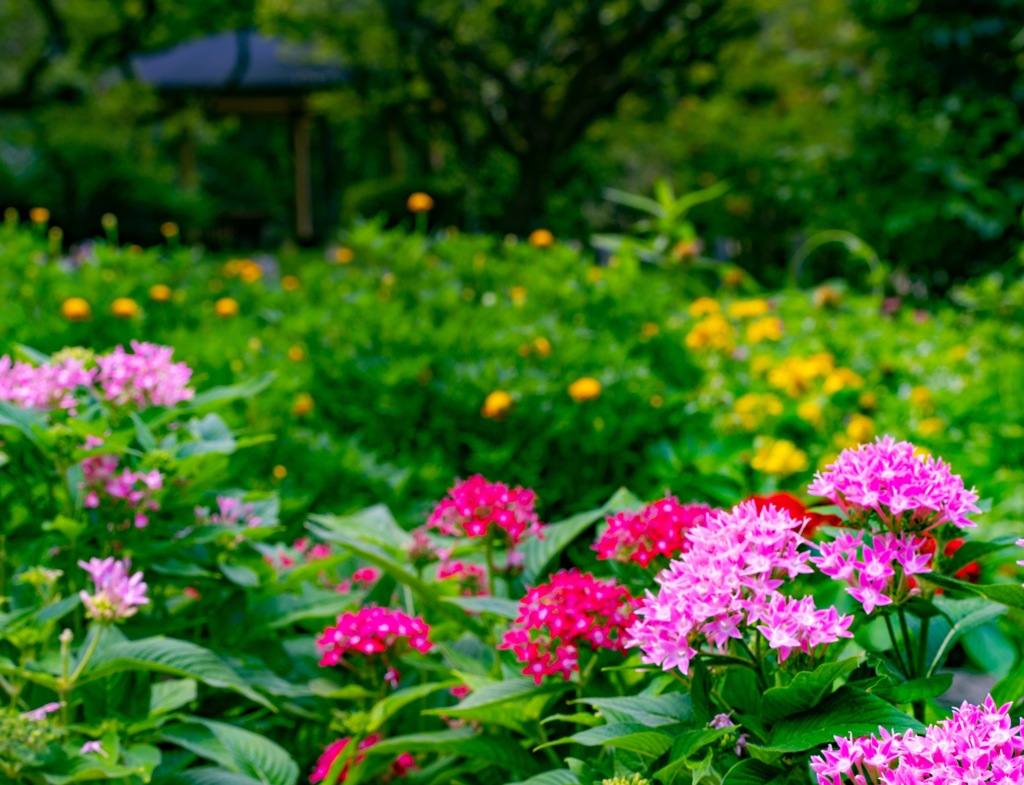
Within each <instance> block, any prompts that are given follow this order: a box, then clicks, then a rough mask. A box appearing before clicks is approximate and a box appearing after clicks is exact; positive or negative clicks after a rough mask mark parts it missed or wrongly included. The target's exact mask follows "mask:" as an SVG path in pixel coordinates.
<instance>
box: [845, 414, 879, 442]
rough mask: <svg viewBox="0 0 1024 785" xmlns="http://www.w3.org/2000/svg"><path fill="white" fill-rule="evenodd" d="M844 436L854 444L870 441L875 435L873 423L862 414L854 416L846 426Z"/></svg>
mask: <svg viewBox="0 0 1024 785" xmlns="http://www.w3.org/2000/svg"><path fill="white" fill-rule="evenodd" d="M846 435H847V436H849V437H850V439H851V440H852V441H853V442H855V443H856V444H864V442H869V441H871V437H873V436H874V435H875V423H874V420H872V419H871V418H870V417H867V416H865V415H863V414H854V415H853V416H852V417H850V421H849V422H848V423H847V424H846Z"/></svg>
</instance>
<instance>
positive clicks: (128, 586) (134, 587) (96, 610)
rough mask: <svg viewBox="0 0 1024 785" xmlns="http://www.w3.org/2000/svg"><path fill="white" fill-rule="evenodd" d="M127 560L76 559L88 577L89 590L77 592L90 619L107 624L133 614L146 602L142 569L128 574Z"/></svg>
mask: <svg viewBox="0 0 1024 785" xmlns="http://www.w3.org/2000/svg"><path fill="white" fill-rule="evenodd" d="M130 564H131V563H130V562H129V561H128V559H123V560H118V559H114V558H113V557H108V558H106V559H97V558H92V559H89V561H87V562H84V561H80V562H78V566H79V567H81V568H82V569H83V570H85V571H86V572H87V573H89V575H90V576H91V577H92V582H93V591H92V593H90V592H88V591H85V590H84V589H83V590H82V591H81V592H80V593H79V596H80V597H81V598H82V604H83V605H85V610H86V614H87V615H88V616H89V618H90V619H94V620H96V621H98V622H101V623H104V624H111V623H113V622H117V621H122V620H123V619H127V618H129V617H130V616H134V615H135V614H136V613H137V612H138V608H139V606H140V605H147V604H148V603H149V598H148V597H147V596H146V589H147V586H146V584H145V583H144V582H143V576H142V573H141V572H136V573H135V574H134V575H131V574H129V567H130Z"/></svg>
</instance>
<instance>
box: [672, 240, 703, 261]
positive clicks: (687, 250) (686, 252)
mask: <svg viewBox="0 0 1024 785" xmlns="http://www.w3.org/2000/svg"><path fill="white" fill-rule="evenodd" d="M700 251H701V242H700V240H697V239H693V240H680V241H679V242H678V243H676V244H675V245H674V246H672V258H673V259H675V260H676V261H677V262H681V261H683V260H684V259H695V258H697V257H698V256H700Z"/></svg>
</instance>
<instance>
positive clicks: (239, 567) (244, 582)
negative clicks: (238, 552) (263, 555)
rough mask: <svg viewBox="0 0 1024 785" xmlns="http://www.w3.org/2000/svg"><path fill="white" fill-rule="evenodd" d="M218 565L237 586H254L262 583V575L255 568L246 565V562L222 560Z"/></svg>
mask: <svg viewBox="0 0 1024 785" xmlns="http://www.w3.org/2000/svg"><path fill="white" fill-rule="evenodd" d="M218 566H219V567H220V571H221V572H222V573H224V577H225V578H227V579H228V580H229V581H231V582H232V583H233V584H235V585H236V586H241V587H243V588H252V587H253V586H259V585H260V576H259V575H257V574H256V572H255V570H253V569H251V568H249V567H246V566H245V565H244V564H231V563H230V562H222V563H221V564H220V565H218Z"/></svg>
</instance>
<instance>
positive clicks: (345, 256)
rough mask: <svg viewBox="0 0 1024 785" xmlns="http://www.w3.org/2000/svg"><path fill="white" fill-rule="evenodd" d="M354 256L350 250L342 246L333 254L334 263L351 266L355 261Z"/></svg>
mask: <svg viewBox="0 0 1024 785" xmlns="http://www.w3.org/2000/svg"><path fill="white" fill-rule="evenodd" d="M355 258H356V255H355V253H354V252H353V251H352V249H351V248H346V247H345V246H342V247H341V248H339V249H338V250H337V251H335V252H334V261H336V262H337V263H338V264H352V262H354V261H355Z"/></svg>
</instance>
